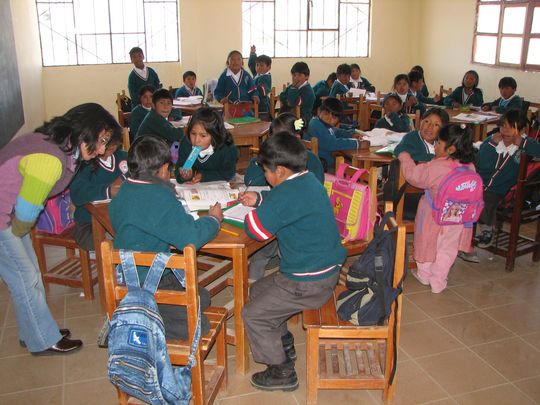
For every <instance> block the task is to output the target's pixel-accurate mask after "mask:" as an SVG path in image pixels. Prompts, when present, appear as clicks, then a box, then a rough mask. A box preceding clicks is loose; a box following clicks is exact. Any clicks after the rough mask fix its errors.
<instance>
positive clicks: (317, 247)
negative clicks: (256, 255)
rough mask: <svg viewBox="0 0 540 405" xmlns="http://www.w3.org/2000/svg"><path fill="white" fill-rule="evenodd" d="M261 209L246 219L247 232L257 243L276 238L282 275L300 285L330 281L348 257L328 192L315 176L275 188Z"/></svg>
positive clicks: (259, 206)
mask: <svg viewBox="0 0 540 405" xmlns="http://www.w3.org/2000/svg"><path fill="white" fill-rule="evenodd" d="M258 202H259V205H258V207H257V208H256V209H255V210H254V211H252V212H251V213H250V214H248V215H247V216H246V221H245V225H244V226H245V230H246V232H247V234H248V235H249V236H251V237H252V238H253V239H256V240H261V241H264V240H267V239H269V238H271V237H272V236H274V235H275V236H276V238H277V240H278V244H279V251H280V254H281V265H280V269H279V270H280V271H281V272H282V273H283V274H284V275H285V276H287V277H288V278H291V279H293V280H296V281H314V280H320V279H324V278H327V277H330V276H331V275H332V274H335V273H336V272H337V271H338V269H337V268H336V269H334V270H332V271H329V272H325V273H323V274H320V275H316V274H309V273H315V272H318V271H321V270H324V269H327V268H329V267H331V266H336V265H340V264H342V263H343V261H344V260H345V258H346V256H347V251H346V250H345V249H344V248H343V246H342V245H341V237H340V235H339V231H338V228H337V225H336V220H335V219H334V213H333V211H332V206H331V205H330V200H329V199H328V195H327V193H326V190H325V189H324V187H323V186H322V185H321V183H320V182H319V181H318V180H317V179H316V178H315V176H314V175H313V174H312V173H309V172H304V173H303V174H301V175H299V176H297V177H294V178H292V179H289V180H285V181H284V182H283V183H281V184H279V185H278V186H276V187H274V188H273V189H272V190H271V191H270V192H268V193H267V194H266V195H265V197H264V198H262V197H261V198H259V201H258Z"/></svg>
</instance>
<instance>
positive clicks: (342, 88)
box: [328, 80, 349, 97]
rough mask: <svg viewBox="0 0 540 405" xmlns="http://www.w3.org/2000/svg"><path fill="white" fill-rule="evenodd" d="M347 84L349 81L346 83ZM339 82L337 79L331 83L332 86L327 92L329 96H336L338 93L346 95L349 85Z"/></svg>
mask: <svg viewBox="0 0 540 405" xmlns="http://www.w3.org/2000/svg"><path fill="white" fill-rule="evenodd" d="M348 84H349V83H348ZM348 84H347V85H345V84H343V83H341V82H340V81H339V80H336V81H335V82H334V84H332V88H331V89H330V93H329V94H328V96H329V97H337V96H338V95H341V96H342V95H347V93H348V91H349V86H348Z"/></svg>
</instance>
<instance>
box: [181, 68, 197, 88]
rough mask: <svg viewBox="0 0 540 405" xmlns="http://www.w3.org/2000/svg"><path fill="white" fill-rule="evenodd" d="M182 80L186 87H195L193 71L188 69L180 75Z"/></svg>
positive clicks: (195, 78)
mask: <svg viewBox="0 0 540 405" xmlns="http://www.w3.org/2000/svg"><path fill="white" fill-rule="evenodd" d="M182 81H183V82H184V84H185V85H186V86H187V87H189V88H190V89H193V88H194V87H195V83H196V82H197V75H196V74H195V72H193V71H191V70H188V71H187V72H185V73H184V74H183V75H182Z"/></svg>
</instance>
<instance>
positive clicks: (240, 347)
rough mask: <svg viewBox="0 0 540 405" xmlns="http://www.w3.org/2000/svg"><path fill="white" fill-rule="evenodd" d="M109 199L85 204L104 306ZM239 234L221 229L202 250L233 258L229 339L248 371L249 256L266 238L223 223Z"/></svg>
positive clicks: (238, 360) (242, 369) (238, 368)
mask: <svg viewBox="0 0 540 405" xmlns="http://www.w3.org/2000/svg"><path fill="white" fill-rule="evenodd" d="M108 206H109V203H108V202H102V203H94V204H86V205H85V207H86V209H88V211H89V212H90V214H91V215H92V232H93V238H94V246H95V247H96V261H97V270H98V281H99V283H98V284H99V297H100V301H101V306H102V308H104V309H105V290H104V285H103V270H102V268H101V249H100V248H99V246H101V242H102V241H104V240H105V232H108V233H109V234H111V235H113V236H114V230H113V229H112V226H111V221H110V218H109V210H108ZM222 227H223V228H226V229H228V230H230V231H232V232H234V233H236V234H238V236H236V235H232V234H230V233H225V232H219V233H218V235H217V236H216V238H215V239H213V240H212V241H210V242H208V243H207V244H206V245H204V246H203V247H202V248H201V249H200V251H201V252H205V253H210V254H214V255H216V256H220V257H225V258H227V259H231V260H232V267H233V270H232V273H233V274H232V278H229V280H228V283H229V285H230V286H232V287H233V298H234V299H233V301H234V308H233V313H234V330H227V343H229V344H232V345H235V346H236V372H237V373H240V374H246V372H247V371H248V369H249V345H248V341H247V337H246V332H245V330H244V323H243V321H242V313H241V311H242V308H243V307H244V304H245V303H246V302H247V299H248V258H249V256H251V255H252V254H253V253H255V252H256V251H257V250H259V249H260V248H262V247H263V246H264V245H266V244H267V243H269V242H271V241H272V240H273V239H270V240H268V241H266V242H258V241H256V240H254V239H252V238H250V237H249V236H248V235H247V234H246V233H245V232H244V230H243V229H240V228H237V227H234V226H232V225H229V224H222Z"/></svg>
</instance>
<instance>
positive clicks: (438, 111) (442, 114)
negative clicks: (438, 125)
mask: <svg viewBox="0 0 540 405" xmlns="http://www.w3.org/2000/svg"><path fill="white" fill-rule="evenodd" d="M430 115H436V116H438V117H439V118H440V119H441V122H442V124H443V125H448V122H449V121H450V117H449V116H448V113H447V112H446V110H444V109H443V108H437V107H433V108H430V109H429V110H427V111H426V112H425V113H424V115H422V119H426V118H427V117H429V116H430Z"/></svg>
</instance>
